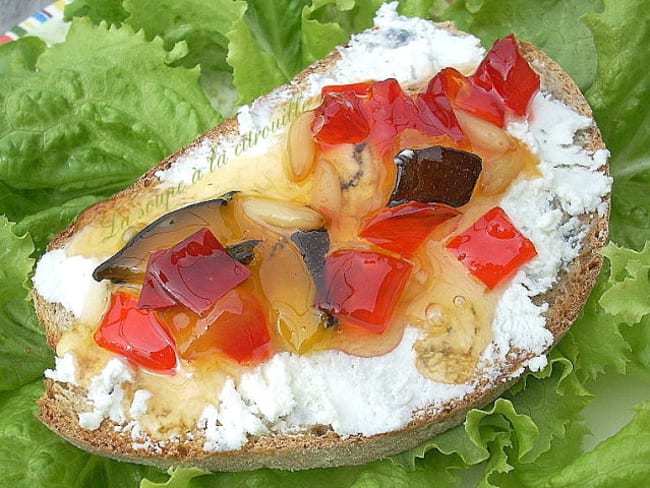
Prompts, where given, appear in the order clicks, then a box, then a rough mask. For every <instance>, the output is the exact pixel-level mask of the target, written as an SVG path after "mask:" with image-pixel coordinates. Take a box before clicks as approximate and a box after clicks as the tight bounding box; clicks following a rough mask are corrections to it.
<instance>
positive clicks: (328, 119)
mask: <svg viewBox="0 0 650 488" xmlns="http://www.w3.org/2000/svg"><path fill="white" fill-rule="evenodd" d="M369 87H370V83H355V84H351V85H341V86H326V87H324V88H323V90H322V95H323V101H322V102H321V104H320V106H319V107H318V108H317V109H316V110H315V112H314V121H313V122H312V126H311V129H312V133H313V134H314V137H315V138H316V140H317V141H318V142H321V143H324V144H346V143H352V144H356V143H359V142H362V141H364V140H365V139H366V138H367V137H368V134H370V125H369V123H368V120H366V117H365V116H364V114H363V113H362V112H361V110H360V108H359V106H360V104H361V103H363V101H364V99H365V98H367V96H368V95H367V91H368V88H369Z"/></svg>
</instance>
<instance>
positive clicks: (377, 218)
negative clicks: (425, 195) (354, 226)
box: [359, 202, 460, 258]
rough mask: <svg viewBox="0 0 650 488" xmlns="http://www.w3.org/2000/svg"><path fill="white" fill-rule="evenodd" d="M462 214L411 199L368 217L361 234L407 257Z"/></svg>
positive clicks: (446, 207) (437, 205) (439, 205)
mask: <svg viewBox="0 0 650 488" xmlns="http://www.w3.org/2000/svg"><path fill="white" fill-rule="evenodd" d="M457 215H460V212H459V211H458V210H455V209H453V208H451V207H448V206H447V205H441V204H438V203H422V202H408V203H403V204H401V205H397V206H395V207H389V208H385V209H383V210H381V211H379V212H378V213H376V214H374V215H373V216H372V217H371V218H370V219H368V220H367V222H366V223H365V225H364V227H363V229H362V230H361V232H360V233H359V235H360V236H361V237H363V238H364V239H366V240H368V241H370V242H372V243H373V244H376V245H378V246H379V247H382V248H384V249H388V250H389V251H394V252H396V253H398V254H400V255H401V256H403V257H405V258H410V257H411V256H413V254H415V251H417V249H418V248H419V247H420V246H421V245H422V243H423V242H424V240H425V239H426V238H427V236H428V235H429V234H431V232H433V230H434V229H435V228H436V227H438V226H439V225H440V224H442V223H443V222H445V221H447V220H449V219H450V218H452V217H455V216H457Z"/></svg>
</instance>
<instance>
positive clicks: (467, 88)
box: [429, 68, 505, 127]
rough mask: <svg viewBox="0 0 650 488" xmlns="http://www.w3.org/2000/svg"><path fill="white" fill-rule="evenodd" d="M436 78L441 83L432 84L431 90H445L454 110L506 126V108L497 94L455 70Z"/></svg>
mask: <svg viewBox="0 0 650 488" xmlns="http://www.w3.org/2000/svg"><path fill="white" fill-rule="evenodd" d="M436 78H437V79H439V80H440V83H430V84H429V89H430V90H433V89H442V90H444V92H445V94H446V95H447V96H448V97H449V99H450V100H451V104H452V105H453V107H454V108H456V109H459V110H463V111H464V112H468V113H470V114H473V115H475V116H477V117H479V118H481V119H483V120H487V121H488V122H490V123H492V124H494V125H496V126H499V127H503V126H504V119H505V106H504V102H503V100H502V99H501V97H500V96H499V95H498V94H497V93H495V92H494V91H492V90H485V89H484V88H483V87H481V86H479V85H477V84H476V83H475V82H474V81H473V80H472V79H471V78H467V77H466V76H464V75H463V74H462V73H460V72H459V71H457V70H456V69H454V68H445V69H443V70H442V71H440V72H439V73H438V74H437V75H436Z"/></svg>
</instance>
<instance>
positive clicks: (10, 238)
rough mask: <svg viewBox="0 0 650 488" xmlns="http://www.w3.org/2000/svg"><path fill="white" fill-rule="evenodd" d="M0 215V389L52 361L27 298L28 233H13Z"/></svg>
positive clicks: (30, 377)
mask: <svg viewBox="0 0 650 488" xmlns="http://www.w3.org/2000/svg"><path fill="white" fill-rule="evenodd" d="M13 229H14V224H13V223H11V222H9V221H8V220H7V218H6V217H4V216H0V277H2V279H0V391H3V390H14V389H16V388H18V387H20V386H22V385H24V384H26V383H28V382H30V381H33V380H34V379H36V378H38V377H40V376H42V374H43V370H44V369H45V368H47V367H51V365H52V364H53V358H52V352H51V351H50V349H49V348H48V347H47V344H46V343H45V335H44V332H43V329H42V328H41V326H40V325H39V323H38V321H37V320H36V317H35V315H34V310H33V307H32V304H31V302H30V301H29V291H28V284H27V277H28V275H29V273H30V272H31V270H32V266H33V265H34V260H33V259H32V258H31V257H30V255H31V254H32V252H33V251H34V245H33V243H32V240H31V238H30V237H29V236H28V235H22V236H21V237H18V236H16V234H14V230H13Z"/></svg>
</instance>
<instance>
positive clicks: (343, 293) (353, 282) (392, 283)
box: [316, 249, 412, 334]
mask: <svg viewBox="0 0 650 488" xmlns="http://www.w3.org/2000/svg"><path fill="white" fill-rule="evenodd" d="M411 268H412V266H411V264H410V263H408V262H406V261H403V260H401V259H399V258H396V257H393V256H389V255H387V254H382V253H376V252H371V251H360V250H356V249H342V250H338V251H335V252H333V253H332V254H330V255H329V256H328V257H327V260H326V262H325V273H324V276H325V277H324V280H323V281H324V287H323V289H322V290H319V291H318V294H317V295H318V296H317V297H316V306H317V307H318V308H320V309H321V310H323V311H325V312H327V313H329V314H331V315H334V316H335V317H337V318H339V319H340V321H341V323H343V324H345V323H348V324H352V325H355V326H357V327H362V328H364V329H367V330H370V331H372V332H375V333H377V334H381V333H382V332H383V331H384V330H386V328H387V327H388V325H389V324H390V320H391V318H392V315H393V312H394V309H395V305H396V304H397V301H398V299H399V297H400V294H401V292H402V290H403V289H404V287H405V286H406V282H407V280H408V277H409V275H410V273H411Z"/></svg>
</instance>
